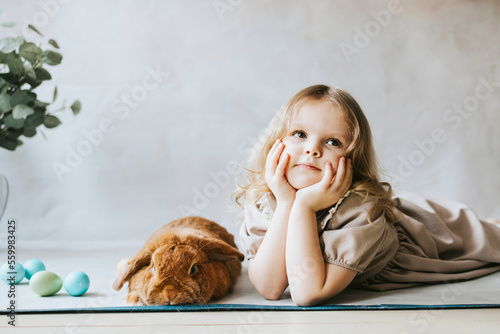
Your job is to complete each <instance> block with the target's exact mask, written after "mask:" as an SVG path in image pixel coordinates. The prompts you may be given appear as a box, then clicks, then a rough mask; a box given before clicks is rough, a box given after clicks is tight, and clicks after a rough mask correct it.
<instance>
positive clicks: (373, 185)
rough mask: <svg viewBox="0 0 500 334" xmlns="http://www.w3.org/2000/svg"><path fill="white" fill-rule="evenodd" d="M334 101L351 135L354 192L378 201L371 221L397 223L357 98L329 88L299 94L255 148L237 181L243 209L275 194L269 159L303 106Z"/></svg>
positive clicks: (238, 199)
mask: <svg viewBox="0 0 500 334" xmlns="http://www.w3.org/2000/svg"><path fill="white" fill-rule="evenodd" d="M306 101H330V102H331V103H332V105H333V106H335V107H336V108H337V109H338V110H339V111H340V112H341V113H342V114H343V116H344V119H345V122H346V125H347V127H348V132H349V138H348V141H349V145H348V146H347V147H346V154H345V156H346V158H351V161H352V166H353V183H352V186H351V190H352V191H355V192H357V193H360V194H362V195H364V196H365V200H368V199H369V198H370V199H375V200H376V201H377V204H376V205H375V207H374V208H373V209H372V210H371V211H370V212H369V213H368V219H369V220H370V221H372V220H373V219H374V218H376V217H378V216H380V215H381V214H384V215H385V216H386V218H387V220H388V221H389V222H394V221H395V216H394V211H393V207H394V203H393V201H392V198H391V195H392V188H391V185H390V184H388V183H385V182H381V181H380V179H379V172H378V170H379V169H378V166H377V162H376V157H375V149H374V147H373V141H372V133H371V130H370V125H369V123H368V120H367V119H366V116H365V115H364V113H363V111H362V109H361V107H360V106H359V104H358V103H357V102H356V100H354V98H353V97H352V96H351V95H350V94H349V93H347V92H346V91H344V90H341V89H338V88H332V87H329V86H326V85H314V86H310V87H307V88H305V89H303V90H301V91H300V92H298V93H296V94H295V95H294V96H292V98H290V100H288V101H287V102H286V103H285V104H284V105H283V106H282V107H281V108H280V110H279V111H278V112H277V113H276V115H275V116H274V117H273V119H272V120H271V122H270V123H269V126H268V127H267V129H266V131H264V134H263V135H262V136H261V137H260V139H259V140H258V141H257V143H256V144H255V145H254V147H253V148H252V151H251V153H250V157H249V159H248V164H247V168H246V173H245V174H244V175H243V178H242V179H241V178H240V179H239V180H237V189H236V190H235V191H234V192H233V199H234V201H235V202H236V204H238V205H239V206H240V207H241V208H244V207H245V206H247V205H255V203H256V202H258V201H259V200H260V199H262V198H263V197H264V196H266V195H267V194H268V193H271V190H270V189H269V187H268V186H267V183H266V179H265V167H266V159H267V155H268V153H269V151H270V150H271V147H272V146H273V144H274V142H275V141H276V140H277V139H283V138H284V137H285V136H286V135H287V133H288V131H289V127H290V124H291V121H292V118H293V116H294V115H295V112H296V111H297V110H298V109H299V108H300V105H301V103H302V102H306Z"/></svg>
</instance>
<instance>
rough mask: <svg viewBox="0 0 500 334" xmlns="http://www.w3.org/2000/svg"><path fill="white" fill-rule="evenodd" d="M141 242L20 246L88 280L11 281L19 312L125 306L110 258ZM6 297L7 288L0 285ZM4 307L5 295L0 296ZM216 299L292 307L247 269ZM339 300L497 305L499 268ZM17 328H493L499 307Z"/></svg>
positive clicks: (104, 320)
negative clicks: (251, 278) (269, 294)
mask: <svg viewBox="0 0 500 334" xmlns="http://www.w3.org/2000/svg"><path fill="white" fill-rule="evenodd" d="M139 247H140V243H136V244H135V245H131V243H130V242H121V243H115V244H109V243H107V244H100V243H93V244H88V243H85V244H83V243H82V244H74V243H73V244H71V245H69V244H59V245H53V246H50V247H49V246H44V245H41V244H38V245H37V244H36V243H30V244H25V245H22V247H19V252H18V260H19V262H21V263H23V261H26V260H28V259H30V258H38V259H40V260H42V261H43V262H44V263H45V264H46V266H47V269H48V270H51V271H54V272H55V273H57V274H59V275H60V276H61V277H62V278H64V276H65V275H66V274H68V273H69V272H71V271H73V270H82V271H84V272H86V273H87V274H88V275H89V276H90V278H91V287H90V289H89V291H88V292H87V294H85V295H84V296H82V297H71V296H69V295H68V294H67V293H65V292H64V290H62V291H60V292H59V293H58V294H56V295H55V296H52V297H39V296H37V295H35V294H34V293H33V292H32V291H31V290H30V289H29V285H28V284H27V283H26V281H25V283H22V284H20V285H18V286H16V289H17V290H16V291H17V298H16V307H17V309H18V310H29V309H31V310H33V309H68V308H77V309H82V308H95V307H97V308H103V307H111V306H124V305H125V303H124V298H125V291H121V292H119V293H116V292H114V291H113V290H112V289H111V284H112V282H113V280H114V278H115V277H116V273H115V266H116V263H117V262H118V261H119V260H120V259H121V258H123V257H128V256H130V255H132V254H133V253H135V251H137V249H138V248H139ZM0 295H1V296H6V295H7V286H6V285H3V284H2V286H1V288H0ZM1 300H2V304H5V305H7V303H8V302H9V300H8V298H4V297H2V299H1ZM217 303H232V304H258V305H274V306H280V305H293V304H292V302H291V300H290V299H289V298H288V296H287V295H284V296H283V298H282V299H281V300H279V301H275V302H269V301H265V300H264V299H263V298H261V297H260V296H259V295H258V294H257V293H256V292H255V290H254V289H253V288H252V287H251V285H250V283H249V282H248V279H247V277H246V273H245V272H244V273H243V274H242V276H241V277H240V280H239V282H238V285H237V287H236V289H235V291H234V293H233V294H232V295H231V296H227V297H225V298H224V299H222V300H219V301H218V302H217ZM331 303H333V304H337V305H379V304H413V305H419V304H431V305H449V304H467V303H474V304H500V273H497V274H494V275H490V276H486V277H483V278H481V279H478V280H474V281H469V282H462V283H454V284H441V285H434V286H427V287H418V288H411V289H406V290H400V291H392V292H387V293H382V294H381V293H376V292H366V291H357V290H352V291H347V292H346V293H343V294H341V295H340V296H338V297H337V298H335V299H333V300H332V301H331ZM3 310H5V306H4V307H2V311H3ZM0 319H2V320H1V321H0V329H1V330H0V332H1V333H8V332H11V331H12V330H13V329H12V327H11V326H9V325H8V321H9V319H8V317H6V316H5V315H2V317H0ZM16 325H17V326H16V328H15V330H16V333H120V334H123V333H137V332H141V333H200V332H202V333H218V334H220V333H271V332H272V333H304V332H315V331H328V333H358V332H367V331H369V332H370V333H444V332H450V331H452V332H454V333H472V332H481V333H497V332H498V328H500V308H483V309H478V308H476V309H445V310H443V309H427V310H398V311H395V310H376V311H359V310H356V311H345V310H342V311H337V310H334V311H260V310H255V311H223V312H222V311H218V312H215V311H205V312H137V313H80V314H74V313H53V314H16Z"/></svg>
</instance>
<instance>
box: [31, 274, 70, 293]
mask: <svg viewBox="0 0 500 334" xmlns="http://www.w3.org/2000/svg"><path fill="white" fill-rule="evenodd" d="M62 286H63V281H62V279H61V277H59V276H57V275H56V274H54V273H53V272H51V271H39V272H37V273H36V274H34V275H33V276H31V279H30V288H31V290H32V291H33V292H34V293H36V294H37V295H40V296H42V297H46V296H52V295H54V294H56V293H57V292H58V291H59V290H61V288H62Z"/></svg>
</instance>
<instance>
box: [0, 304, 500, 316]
mask: <svg viewBox="0 0 500 334" xmlns="http://www.w3.org/2000/svg"><path fill="white" fill-rule="evenodd" d="M484 308H500V304H451V305H400V304H380V305H323V306H313V307H299V306H272V305H245V304H206V305H178V306H176V305H165V306H116V307H96V308H79V309H78V308H68V309H46V310H45V309H32V310H29V309H28V310H16V311H15V313H16V314H51V313H136V312H207V311H210V312H217V311H343V310H350V311H355V310H426V309H484ZM9 312H10V311H8V310H1V311H0V314H9Z"/></svg>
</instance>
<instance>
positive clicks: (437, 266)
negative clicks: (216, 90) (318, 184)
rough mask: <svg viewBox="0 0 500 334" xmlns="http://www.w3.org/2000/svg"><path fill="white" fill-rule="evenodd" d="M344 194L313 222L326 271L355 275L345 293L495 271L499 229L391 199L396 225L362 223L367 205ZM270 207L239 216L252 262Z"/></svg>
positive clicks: (464, 211)
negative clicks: (327, 265)
mask: <svg viewBox="0 0 500 334" xmlns="http://www.w3.org/2000/svg"><path fill="white" fill-rule="evenodd" d="M363 199H364V197H363V196H361V195H360V194H357V193H355V192H348V193H347V194H346V196H344V198H342V199H341V200H340V201H339V202H337V204H335V205H334V206H333V207H331V208H328V209H325V210H322V211H319V212H318V213H317V214H316V217H317V224H318V235H319V240H320V245H321V250H322V251H323V256H324V260H325V262H326V263H331V264H335V265H338V266H341V267H344V268H348V269H352V270H354V271H357V272H358V274H357V275H356V277H355V278H354V280H353V282H352V283H351V286H355V287H359V288H366V289H371V290H379V291H385V290H390V289H398V288H405V287H410V286H415V285H419V284H424V283H437V282H456V281H459V280H466V279H472V278H476V277H480V276H483V275H486V274H490V273H493V272H495V271H498V270H500V228H499V227H498V226H496V225H494V224H490V223H487V222H483V221H481V220H479V219H478V218H477V216H476V214H475V213H474V212H473V211H472V210H471V209H469V208H468V207H467V206H465V205H463V204H461V203H457V202H453V201H448V200H443V199H429V198H424V197H421V196H418V195H416V194H410V193H403V192H401V193H399V192H398V193H395V195H394V200H395V203H396V207H395V210H394V211H395V213H396V216H397V217H398V222H396V223H394V224H391V223H387V222H386V220H385V218H384V216H383V215H381V216H380V217H378V218H377V219H375V220H374V221H372V222H369V221H368V219H367V215H368V212H369V211H370V209H371V208H372V207H373V206H374V202H373V201H363ZM275 206H276V204H275V200H274V198H273V197H272V196H267V197H265V198H264V199H263V200H262V201H261V202H260V203H257V204H256V205H254V206H253V207H250V208H247V209H246V210H245V221H244V224H243V225H242V227H241V230H240V240H241V243H242V246H243V248H244V249H245V251H246V255H247V258H248V259H251V258H253V257H255V254H256V253H257V250H258V249H259V246H260V244H261V242H262V240H263V238H264V235H265V234H266V231H267V228H268V226H269V223H270V221H271V219H272V215H273V208H275Z"/></svg>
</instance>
